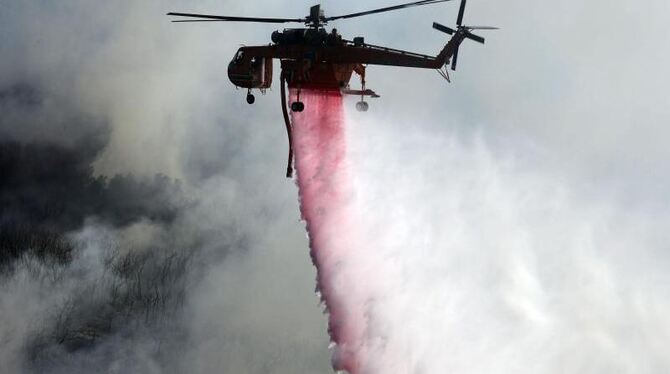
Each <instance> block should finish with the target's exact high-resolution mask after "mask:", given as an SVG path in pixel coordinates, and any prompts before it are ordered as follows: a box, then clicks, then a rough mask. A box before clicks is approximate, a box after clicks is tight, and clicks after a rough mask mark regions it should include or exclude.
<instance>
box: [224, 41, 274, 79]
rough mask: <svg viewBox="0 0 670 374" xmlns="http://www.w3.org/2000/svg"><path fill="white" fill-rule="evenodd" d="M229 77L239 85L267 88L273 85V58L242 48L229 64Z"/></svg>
mask: <svg viewBox="0 0 670 374" xmlns="http://www.w3.org/2000/svg"><path fill="white" fill-rule="evenodd" d="M228 78H229V79H230V81H231V82H232V83H233V84H234V85H235V86H237V87H243V88H260V89H266V88H269V87H270V86H271V85H272V59H271V58H265V57H260V56H253V55H250V54H249V53H248V52H247V51H246V50H245V48H240V49H239V50H238V51H237V53H236V54H235V57H233V60H232V61H230V64H228Z"/></svg>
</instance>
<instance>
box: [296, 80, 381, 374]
mask: <svg viewBox="0 0 670 374" xmlns="http://www.w3.org/2000/svg"><path fill="white" fill-rule="evenodd" d="M292 96H293V97H294V98H295V92H292ZM301 101H303V102H304V103H305V111H304V112H302V113H293V138H294V147H295V157H296V159H295V162H296V169H297V173H298V185H299V188H300V199H301V204H300V208H301V212H302V217H303V219H304V220H305V221H306V223H307V229H308V232H309V238H310V247H311V252H310V253H311V257H312V261H313V262H314V265H315V266H316V267H317V291H318V292H320V294H321V298H322V301H323V302H325V305H326V308H327V311H328V313H329V320H328V321H329V326H328V330H329V333H330V337H331V340H332V343H333V357H332V363H333V367H334V368H335V369H336V370H346V371H348V372H349V373H352V374H354V373H360V372H362V370H363V368H364V367H365V365H366V363H365V349H364V346H363V341H364V337H365V330H366V325H367V323H366V308H367V305H368V304H369V303H367V293H366V292H363V290H362V288H363V287H362V285H364V287H365V288H367V287H368V286H369V282H367V281H364V277H363V276H364V274H366V273H369V269H366V266H365V264H366V262H365V261H361V260H362V259H361V258H360V257H359V256H358V255H354V252H356V251H357V249H359V248H357V247H356V243H357V240H356V231H355V225H354V224H353V222H352V221H351V212H350V209H349V208H350V207H351V204H350V202H351V200H352V197H353V195H352V189H351V183H350V178H349V172H348V167H347V160H346V149H347V146H346V136H345V135H346V133H345V131H346V126H345V121H344V115H343V109H342V96H341V95H340V94H339V93H338V92H332V93H331V92H316V91H307V90H303V91H302V92H301ZM352 260H356V262H353V261H352Z"/></svg>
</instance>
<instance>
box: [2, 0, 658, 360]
mask: <svg viewBox="0 0 670 374" xmlns="http://www.w3.org/2000/svg"><path fill="white" fill-rule="evenodd" d="M387 4H388V3H387V2H385V1H380V0H375V1H367V2H365V3H361V2H353V1H348V0H347V1H324V2H323V3H322V5H323V7H324V9H325V11H326V13H327V14H329V15H336V14H342V13H349V12H355V11H360V10H365V9H368V8H374V7H382V6H386V5H387ZM311 5H313V4H312V3H310V2H303V1H256V2H241V1H190V2H186V1H176V0H175V1H145V2H141V3H138V2H131V1H118V2H111V3H110V2H105V3H98V4H93V3H91V2H87V1H78V0H65V1H60V2H57V3H53V2H47V1H38V0H30V1H16V0H4V1H0V56H3V58H2V59H0V105H1V106H0V108H2V115H1V116H0V141H2V144H3V147H5V145H6V144H10V143H12V144H15V145H16V144H20V145H22V146H26V147H29V146H32V147H33V148H26V149H27V150H26V151H21V152H23V153H21V154H22V155H23V156H21V157H23V158H21V157H18V156H16V157H15V158H14V157H13V156H12V157H9V156H7V157H5V158H4V159H3V162H6V163H7V164H9V165H10V166H11V165H14V164H12V162H14V161H12V160H19V161H17V162H19V163H17V164H16V165H18V169H10V168H8V169H3V170H21V169H22V167H21V166H22V165H30V162H34V164H35V165H49V166H50V167H49V168H48V169H49V170H53V171H54V172H53V173H48V172H46V171H39V170H37V169H39V168H38V167H36V168H34V169H33V168H31V169H29V171H27V172H26V173H27V175H28V177H27V179H26V178H24V179H20V178H19V177H16V178H17V182H16V183H13V182H12V183H8V184H7V185H6V186H4V187H3V188H5V190H3V194H5V195H3V196H6V198H5V200H3V204H7V205H6V206H8V207H9V206H11V207H12V208H13V209H14V210H11V212H10V210H6V212H5V213H3V214H2V220H1V221H0V222H1V223H2V224H3V225H9V224H11V225H16V224H17V222H20V223H21V224H23V222H24V221H26V222H31V223H30V224H34V223H32V222H37V221H39V222H38V223H39V225H40V227H42V226H41V225H47V226H48V227H49V230H56V231H57V232H59V233H61V234H63V235H65V236H66V237H67V238H68V240H71V241H73V242H75V243H78V244H77V246H78V248H79V249H78V251H79V252H77V253H78V255H76V256H75V257H74V259H73V260H72V263H70V264H69V265H64V266H63V268H62V270H59V271H61V273H59V274H61V276H60V277H59V278H57V279H59V282H61V283H58V282H56V283H54V284H55V285H51V286H50V285H49V283H48V282H47V283H46V285H45V281H44V279H45V278H44V277H47V275H48V274H47V275H40V277H42V278H39V277H38V278H39V279H35V275H34V274H35V270H34V269H35V268H40V266H41V265H36V264H35V263H33V262H32V261H34V260H33V259H31V258H27V259H24V262H22V263H21V265H20V266H19V265H17V266H16V268H15V269H14V270H13V271H12V272H10V273H8V274H6V275H4V276H3V278H2V280H1V282H2V283H1V284H0V316H2V317H0V319H1V320H2V323H1V324H0V325H2V326H3V327H0V347H3V349H2V351H3V354H0V359H1V360H2V361H3V362H4V365H5V366H6V367H8V368H9V369H8V370H10V371H13V372H24V371H25V372H30V371H31V370H32V371H40V370H42V371H43V370H47V371H52V372H72V371H76V370H79V371H82V372H86V371H87V368H90V367H91V366H90V365H93V363H98V364H99V363H101V362H102V363H104V365H105V366H106V367H107V368H108V369H109V371H110V372H118V371H123V370H124V369H131V370H132V369H134V371H141V372H166V371H168V372H169V371H173V372H186V371H188V372H200V373H208V372H213V371H221V370H222V371H224V372H233V373H235V372H250V373H254V372H258V373H264V372H276V373H296V372H310V373H328V372H331V370H330V362H329V352H328V337H327V333H326V318H325V316H324V315H323V311H322V306H321V305H319V300H318V298H317V297H316V295H315V294H314V279H315V270H314V269H313V267H312V265H311V263H310V259H309V256H308V242H307V238H306V236H305V232H304V225H303V223H302V222H301V221H300V216H299V209H298V201H297V195H298V194H297V188H296V186H295V184H294V183H293V182H291V181H289V180H286V179H284V178H283V172H284V170H285V169H284V168H285V165H284V163H285V152H286V139H285V133H284V131H285V130H284V127H283V122H282V119H281V112H280V110H281V107H280V103H279V90H278V87H277V86H276V84H277V83H278V79H277V77H275V86H274V87H273V90H270V91H268V93H267V95H257V100H256V104H254V105H253V106H249V105H247V104H246V102H245V100H244V96H245V94H246V92H245V91H244V90H236V89H235V87H234V86H232V85H231V84H230V83H229V82H228V79H227V76H226V67H227V64H228V61H229V60H230V59H231V58H232V56H233V54H234V52H235V50H236V49H237V48H238V47H239V46H240V45H262V44H266V43H269V36H270V34H271V32H272V31H274V30H275V29H276V27H275V26H273V25H248V24H211V23H207V24H171V23H170V22H168V21H169V18H168V17H166V16H165V13H167V12H168V11H183V12H194V13H199V12H203V13H212V14H229V15H241V16H266V17H284V16H286V17H301V16H304V15H306V14H307V10H308V7H309V6H311ZM669 7H670V5H668V3H667V2H665V1H661V0H651V1H648V2H646V3H644V4H637V3H630V2H624V1H619V0H616V1H601V0H596V1H590V2H586V3H565V2H563V3H562V2H553V1H545V0H542V1H537V2H534V3H532V4H529V3H527V2H521V1H516V0H512V1H508V2H499V1H492V0H472V1H470V2H468V9H467V11H466V15H465V22H466V23H469V24H475V25H480V24H481V25H492V26H498V27H500V28H501V30H499V31H495V32H484V31H482V32H481V34H484V33H486V35H485V36H486V38H487V40H486V45H485V46H482V45H479V44H477V43H467V42H466V43H467V44H464V45H463V46H462V48H461V53H460V56H459V67H458V71H457V72H454V73H452V83H451V84H448V83H447V82H445V81H444V80H442V78H440V77H439V76H438V75H437V74H436V73H434V72H431V71H419V70H408V69H401V68H389V67H369V68H368V75H367V80H368V87H369V88H372V89H374V90H375V91H376V92H377V93H379V94H380V95H381V98H379V99H375V100H371V102H370V111H368V112H367V113H365V114H361V113H357V112H356V111H355V110H354V104H355V100H354V99H346V100H345V103H346V106H347V117H348V123H349V125H350V130H349V135H348V136H349V143H350V147H351V161H352V164H353V165H354V166H353V167H352V170H353V174H354V182H355V186H356V188H357V191H358V192H357V198H356V201H357V203H356V204H357V205H356V208H357V209H358V210H359V214H360V217H361V219H360V222H361V223H360V225H361V231H362V232H364V233H365V234H366V235H367V240H368V242H367V243H368V244H367V245H366V246H365V250H368V251H369V252H370V256H376V257H377V258H378V259H379V267H380V271H381V272H383V273H384V274H386V277H387V278H384V283H385V284H386V285H387V287H385V288H384V289H383V291H382V292H383V294H382V295H380V297H379V303H378V305H376V310H379V312H378V314H377V316H378V322H379V326H380V327H379V331H381V332H380V334H382V333H383V334H384V335H385V336H386V337H387V338H388V341H389V346H388V347H389V348H388V351H387V352H385V353H383V354H381V356H380V357H382V358H384V357H387V356H384V355H385V354H387V355H391V354H394V353H395V354H397V356H403V357H405V359H404V360H400V361H401V362H398V363H397V364H398V365H404V366H401V367H402V369H398V367H395V368H386V369H388V370H393V369H395V370H401V371H400V372H413V373H430V372H436V371H435V370H438V368H439V369H444V368H448V369H449V371H450V372H454V373H480V372H481V373H484V372H503V373H506V372H515V373H518V372H529V373H531V372H547V373H559V372H560V373H564V372H589V373H600V372H603V373H604V372H612V371H618V372H623V373H663V372H667V369H668V367H670V362H668V360H667V358H666V357H664V356H665V355H664V349H665V345H666V344H665V342H667V340H668V338H669V337H670V324H669V323H668V321H667V317H665V316H666V315H668V309H670V288H669V287H668V285H669V284H670V283H669V282H670V280H669V279H668V276H667V275H666V274H665V269H667V265H668V261H669V260H670V255H669V254H668V244H667V243H668V242H669V241H668V239H670V238H669V237H668V232H670V231H668V229H667V228H668V226H669V224H670V215H669V213H670V206H669V205H668V201H669V200H668V198H667V194H668V191H669V190H670V172H669V171H668V168H667V160H668V158H669V157H668V156H670V155H669V151H668V147H667V146H666V144H665V143H666V139H667V138H668V135H670V133H669V131H670V130H668V129H667V127H666V126H665V125H666V124H667V123H669V122H670V99H669V98H670V96H669V95H667V93H666V87H665V86H664V83H665V82H668V81H669V80H670V69H669V68H668V66H670V45H669V44H670V38H668V32H667V30H666V28H665V26H666V25H665V23H666V22H665V21H666V19H667V14H668V11H670V9H669ZM457 8H458V5H457V4H456V3H446V4H439V5H431V6H429V7H425V8H423V9H413V10H407V11H403V12H394V13H388V14H384V15H376V16H370V17H369V18H361V19H358V20H350V21H342V22H339V23H337V24H333V25H331V26H334V27H337V29H338V30H339V31H340V32H341V33H342V34H343V35H344V36H345V37H347V38H352V37H354V36H359V35H361V36H365V38H366V41H367V42H369V43H371V44H377V45H388V46H390V47H394V48H401V49H408V50H412V51H416V52H420V53H427V54H436V53H437V52H438V51H439V50H440V49H441V48H442V47H443V45H444V43H446V41H447V40H448V36H447V35H445V34H443V33H440V32H437V31H435V30H432V29H431V24H432V22H433V21H437V22H440V23H442V24H445V25H453V24H454V23H455V18H456V13H457V10H458V9H457ZM276 67H277V68H278V66H276ZM276 71H278V69H276ZM6 149H7V151H6V152H5V153H3V154H4V155H16V154H19V153H17V152H19V151H16V148H11V147H9V146H7V148H6ZM36 150H37V151H36ZM40 150H42V151H40ZM40 152H44V153H45V154H48V155H52V154H56V155H61V156H59V157H60V158H59V157H55V156H54V157H48V156H41V157H42V158H37V159H35V160H36V161H35V160H33V155H40V154H42V153H40ZM35 157H36V156H35ZM6 160H9V161H6ZM31 160H33V161H31ZM60 160H63V162H59V161H60ZM51 162H54V163H53V164H51ZM73 165H74V166H73ZM24 169H26V168H24ZM71 169H72V170H74V171H70V170H71ZM26 170H28V169H26ZM36 170H37V171H36ZM61 170H62V171H63V172H62V173H58V172H57V171H61ZM31 173H34V174H31ZM157 174H160V175H161V176H163V177H165V178H167V179H168V180H169V182H165V180H164V179H160V178H159V179H156V175H157ZM11 175H20V173H18V172H16V173H15V174H11ZM21 175H22V174H21ZM31 176H32V178H33V179H31ZM37 176H39V177H40V178H41V179H38V178H36V177H37ZM101 176H105V177H107V178H108V179H109V180H113V178H114V177H115V176H117V177H119V178H121V179H117V182H116V184H111V182H110V185H109V186H108V187H106V188H103V189H102V190H101V191H102V192H100V191H97V190H96V191H97V192H95V191H93V190H91V189H90V187H86V188H83V187H81V186H82V185H86V186H89V185H90V183H89V182H88V181H89V180H93V179H95V178H99V177H101ZM124 176H125V177H126V178H127V179H123V178H122V177H124ZM161 178H162V177H161ZM8 180H9V179H8ZM135 180H136V181H137V182H134V181H135ZM31 181H34V183H31ZM177 181H178V182H177ZM124 183H125V184H124ZM16 186H18V187H16ZM73 186H74V187H73ZM128 186H130V187H128ZM175 186H177V187H175ZM61 187H62V189H59V188H61ZM77 188H79V189H77ZM80 190H81V191H82V192H81V193H76V192H72V191H80ZM147 190H149V191H150V192H147ZM34 191H37V192H34ZM54 191H55V192H54ZM156 191H159V193H156ZM94 193H97V194H102V195H103V196H105V199H107V200H105V201H107V203H104V204H93V205H94V206H95V207H91V208H86V209H75V208H77V207H82V206H85V207H90V206H91V205H90V204H91V203H90V201H89V200H86V199H83V197H81V196H84V197H86V196H88V194H94ZM24 195H25V196H28V199H29V201H31V200H30V199H35V196H45V197H44V201H46V203H48V204H56V203H57V204H58V206H63V207H64V208H63V209H65V210H66V211H68V212H70V211H73V213H72V214H70V215H68V217H69V219H68V220H67V222H65V223H64V222H56V223H54V222H52V220H46V219H45V220H44V221H43V222H42V221H40V220H39V219H37V218H35V214H37V213H34V212H28V213H26V212H25V211H22V209H23V206H24V205H21V203H20V202H21V201H24V200H21V199H20V197H22V196H24ZM74 195H77V196H74ZM147 195H149V196H154V197H155V200H153V199H149V202H147V203H143V202H145V201H147V198H146V196H147ZM17 196H18V197H17ZM95 196H100V195H95ZM80 199H83V200H80ZM92 199H93V201H95V200H96V199H95V198H92ZM16 201H18V202H19V203H15V202H16ZM40 201H41V200H40ZM138 201H139V202H138ZM9 202H11V204H14V205H11V204H10V203H9ZM140 202H142V203H140ZM46 203H45V204H46ZM165 207H167V208H165ZM75 210H76V212H74V211H75ZM7 212H10V213H7ZM24 216H27V217H28V218H26V217H24ZM109 242H112V243H114V245H108V244H105V243H109ZM157 243H158V244H160V245H158V244H157ZM161 246H163V247H170V248H171V249H172V250H173V251H177V253H182V252H179V251H183V248H188V250H187V251H186V252H187V253H188V254H189V255H188V256H189V258H190V260H189V261H190V262H189V264H191V265H189V267H187V268H185V269H186V270H183V271H181V270H180V271H175V272H174V274H175V276H174V279H175V281H174V284H173V285H172V286H170V287H167V290H166V291H165V292H166V295H167V296H166V298H167V300H173V299H174V300H176V301H175V303H176V304H178V305H179V307H177V308H174V310H175V311H174V312H173V313H172V314H169V313H168V314H166V317H165V324H163V325H161V324H160V323H159V324H157V325H156V326H154V327H151V326H150V327H146V326H145V325H146V323H142V322H141V321H142V320H143V319H142V318H140V317H133V318H131V319H126V320H124V319H120V320H119V319H118V318H116V317H115V318H116V319H115V318H112V321H113V322H114V324H115V326H116V324H118V325H119V327H118V328H114V329H110V330H105V331H107V334H106V335H104V337H103V338H100V340H97V342H98V343H95V344H93V345H92V348H90V347H89V348H88V349H78V348H77V347H74V348H73V347H69V348H67V349H66V348H63V347H61V346H60V345H58V344H50V343H48V342H49V340H48V339H47V338H44V336H47V337H48V336H50V335H49V334H51V335H53V334H54V333H49V331H58V326H61V325H62V324H61V325H59V324H58V323H55V322H54V321H59V320H58V319H57V318H55V317H54V315H58V313H56V311H62V310H75V311H76V313H75V312H72V315H74V316H79V315H81V314H82V313H84V312H82V311H79V309H77V308H71V309H67V308H66V307H64V305H67V302H68V300H69V301H70V302H71V303H72V302H73V301H72V300H75V301H76V300H78V299H77V298H76V297H77V295H81V294H82V292H84V291H82V289H81V288H79V287H81V286H82V284H85V283H87V282H90V283H91V284H98V283H96V282H100V284H107V283H105V282H111V283H112V284H114V282H115V281H116V280H117V278H118V277H121V278H123V277H122V276H121V275H118V274H117V275H115V276H114V277H117V278H109V277H111V275H109V274H110V272H109V271H106V270H105V269H107V268H106V266H107V265H106V264H109V263H110V262H109V261H107V262H106V260H105V259H106V258H109V256H111V255H110V253H112V254H113V253H116V252H114V250H111V252H110V249H109V248H111V247H115V248H116V247H118V248H119V249H116V251H120V253H122V255H123V256H125V255H128V254H129V253H130V254H133V253H142V254H145V255H146V256H148V258H150V259H151V260H148V261H150V263H151V264H158V265H157V266H158V267H160V265H161V264H164V261H166V260H165V258H164V256H165V252H164V251H161V250H160V249H156V248H157V247H161ZM179 248H182V249H181V250H180V249H179ZM362 250H363V249H362ZM123 256H122V257H123ZM152 256H155V257H152ZM155 258H158V260H155ZM35 261H36V260H35ZM111 262H112V263H114V261H111ZM30 269H33V270H30ZM59 269H60V268H59ZM44 271H46V270H44V269H42V270H39V271H38V273H39V274H42V273H40V272H44ZM46 272H47V273H48V271H46ZM82 274H83V275H82ZM120 274H123V273H120ZM48 276H49V277H51V276H52V275H48ZM40 279H41V280H40ZM48 279H51V278H48ZM80 279H84V280H86V282H78V281H77V280H80ZM110 279H111V280H110ZM171 279H172V278H171ZM101 289H103V290H105V289H106V288H104V287H102V288H101ZM182 289H183V290H184V293H183V294H182V293H178V292H177V294H178V295H181V296H174V295H173V291H174V290H182ZM44 294H50V295H51V297H49V298H42V297H41V295H44ZM107 297H109V295H108V293H106V291H105V292H102V291H101V292H100V299H101V300H102V301H101V302H100V303H101V304H102V303H104V302H105V300H106V298H107ZM34 300H39V302H34V303H33V301H34ZM177 301H179V302H177ZM77 305H79V304H77ZM90 309H91V310H97V309H96V308H90ZM88 310H89V309H84V311H88ZM123 310H124V311H126V309H123ZM147 310H148V309H141V313H148V312H147ZM77 313H79V314H77ZM89 313H90V312H89ZM141 313H138V316H139V315H140V314H141ZM61 314H62V313H61ZM128 314H129V315H130V314H132V313H131V312H128ZM81 318H83V319H85V318H84V317H81ZM110 318H111V317H110ZM124 321H131V322H132V323H131V322H127V323H125V324H124ZM138 321H140V322H138ZM408 321H412V322H411V323H408ZM135 323H139V325H140V326H144V327H143V328H141V329H135V330H136V331H135V332H134V333H132V334H130V333H128V331H130V330H133V328H132V326H134V325H133V324H135ZM53 326H55V327H53ZM45 331H46V333H45ZM155 336H159V337H160V338H158V339H156V338H154V337H155ZM40 339H42V340H40ZM45 339H46V340H45ZM42 341H46V342H47V343H40V344H41V345H40V344H38V343H39V342H42ZM36 342H37V343H36ZM157 342H158V343H157ZM45 346H46V347H47V348H44V347H45ZM26 347H28V348H31V350H29V349H27V348H26ZM35 347H37V348H35ZM40 347H42V348H40ZM157 347H160V348H157ZM27 351H30V352H37V353H34V354H32V355H31V354H29V353H30V352H27ZM64 352H65V353H64ZM109 352H116V353H115V354H110V353H109ZM175 352H177V353H179V355H178V357H179V360H176V362H175V358H174V357H175V355H174V354H171V353H175ZM35 357H37V359H36V358H35ZM392 361H393V360H390V359H389V360H384V362H392ZM40 365H41V366H40ZM390 372H393V371H390Z"/></svg>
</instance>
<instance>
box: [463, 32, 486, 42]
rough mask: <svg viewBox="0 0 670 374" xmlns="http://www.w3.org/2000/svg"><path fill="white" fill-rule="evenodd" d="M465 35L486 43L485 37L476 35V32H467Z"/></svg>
mask: <svg viewBox="0 0 670 374" xmlns="http://www.w3.org/2000/svg"><path fill="white" fill-rule="evenodd" d="M465 37H466V38H468V39H471V40H474V41H476V42H478V43H482V44H484V38H482V37H481V36H479V35H475V34H471V33H467V34H465Z"/></svg>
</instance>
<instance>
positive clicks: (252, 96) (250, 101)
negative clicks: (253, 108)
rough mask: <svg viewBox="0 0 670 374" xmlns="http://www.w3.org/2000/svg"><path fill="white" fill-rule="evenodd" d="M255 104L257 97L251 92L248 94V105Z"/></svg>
mask: <svg viewBox="0 0 670 374" xmlns="http://www.w3.org/2000/svg"><path fill="white" fill-rule="evenodd" d="M255 102H256V97H254V95H253V94H252V93H251V92H249V93H248V94H247V103H249V104H253V103H255Z"/></svg>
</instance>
